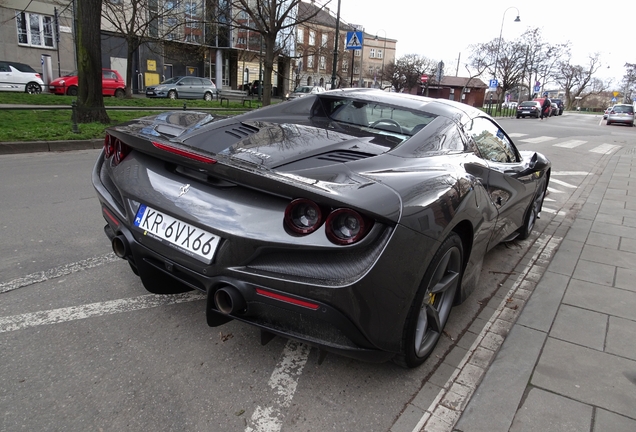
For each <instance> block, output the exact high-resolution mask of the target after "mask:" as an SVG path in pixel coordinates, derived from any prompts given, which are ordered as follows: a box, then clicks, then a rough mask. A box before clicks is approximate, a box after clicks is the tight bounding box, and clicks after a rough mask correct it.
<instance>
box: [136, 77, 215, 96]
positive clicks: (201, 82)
mask: <svg viewBox="0 0 636 432" xmlns="http://www.w3.org/2000/svg"><path fill="white" fill-rule="evenodd" d="M217 93H218V91H217V88H216V85H215V84H214V83H213V82H212V81H210V80H209V79H208V78H199V77H193V76H178V77H173V78H169V79H167V80H165V81H164V82H162V83H161V84H159V85H156V86H152V87H147V88H146V97H149V98H168V99H204V100H206V101H211V100H212V99H213V98H214V95H216V94H217Z"/></svg>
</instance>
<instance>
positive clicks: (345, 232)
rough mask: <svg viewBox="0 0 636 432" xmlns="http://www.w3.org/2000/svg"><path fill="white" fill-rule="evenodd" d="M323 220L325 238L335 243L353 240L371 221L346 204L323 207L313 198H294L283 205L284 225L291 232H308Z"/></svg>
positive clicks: (354, 241) (354, 240)
mask: <svg viewBox="0 0 636 432" xmlns="http://www.w3.org/2000/svg"><path fill="white" fill-rule="evenodd" d="M323 223H324V224H325V233H326V234H327V238H328V239H329V241H331V242H332V243H334V244H337V245H349V244H353V243H356V242H358V241H360V240H362V239H363V238H364V236H366V235H367V233H368V232H369V230H370V229H371V227H372V226H373V221H372V220H370V219H369V218H367V217H365V216H363V215H361V214H360V213H358V212H357V211H355V210H353V209H348V208H338V209H333V210H325V209H324V208H322V207H321V206H319V205H318V204H316V203H315V202H313V201H311V200H308V199H305V198H298V199H295V200H293V201H292V202H291V203H289V205H288V206H287V208H286V209H285V226H286V227H287V228H288V229H289V230H290V231H292V232H293V233H296V234H300V235H307V234H311V233H312V232H314V231H316V230H317V229H318V228H320V227H321V226H322V224H323Z"/></svg>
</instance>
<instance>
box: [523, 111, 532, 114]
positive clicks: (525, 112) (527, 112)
mask: <svg viewBox="0 0 636 432" xmlns="http://www.w3.org/2000/svg"><path fill="white" fill-rule="evenodd" d="M522 114H530V111H524V112H523V113H522Z"/></svg>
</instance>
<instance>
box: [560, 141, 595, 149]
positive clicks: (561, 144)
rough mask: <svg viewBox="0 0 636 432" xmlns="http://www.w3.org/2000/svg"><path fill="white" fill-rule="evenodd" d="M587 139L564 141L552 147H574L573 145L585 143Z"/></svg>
mask: <svg viewBox="0 0 636 432" xmlns="http://www.w3.org/2000/svg"><path fill="white" fill-rule="evenodd" d="M586 142H587V141H581V140H570V141H565V142H562V143H559V144H554V145H553V147H565V148H574V147H578V146H580V145H583V144H585V143H586Z"/></svg>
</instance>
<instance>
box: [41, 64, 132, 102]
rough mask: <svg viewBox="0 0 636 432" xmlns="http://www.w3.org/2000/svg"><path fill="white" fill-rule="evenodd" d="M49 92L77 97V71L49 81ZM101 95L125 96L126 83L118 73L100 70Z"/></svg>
mask: <svg viewBox="0 0 636 432" xmlns="http://www.w3.org/2000/svg"><path fill="white" fill-rule="evenodd" d="M49 92H51V93H54V94H58V95H68V96H77V71H74V72H71V73H70V74H68V75H66V76H63V77H59V78H57V79H54V80H53V81H51V84H49ZM102 94H103V95H104V96H115V97H118V98H123V97H124V96H125V95H126V83H125V82H124V79H123V78H122V76H121V75H119V72H117V71H116V70H113V69H102Z"/></svg>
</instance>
